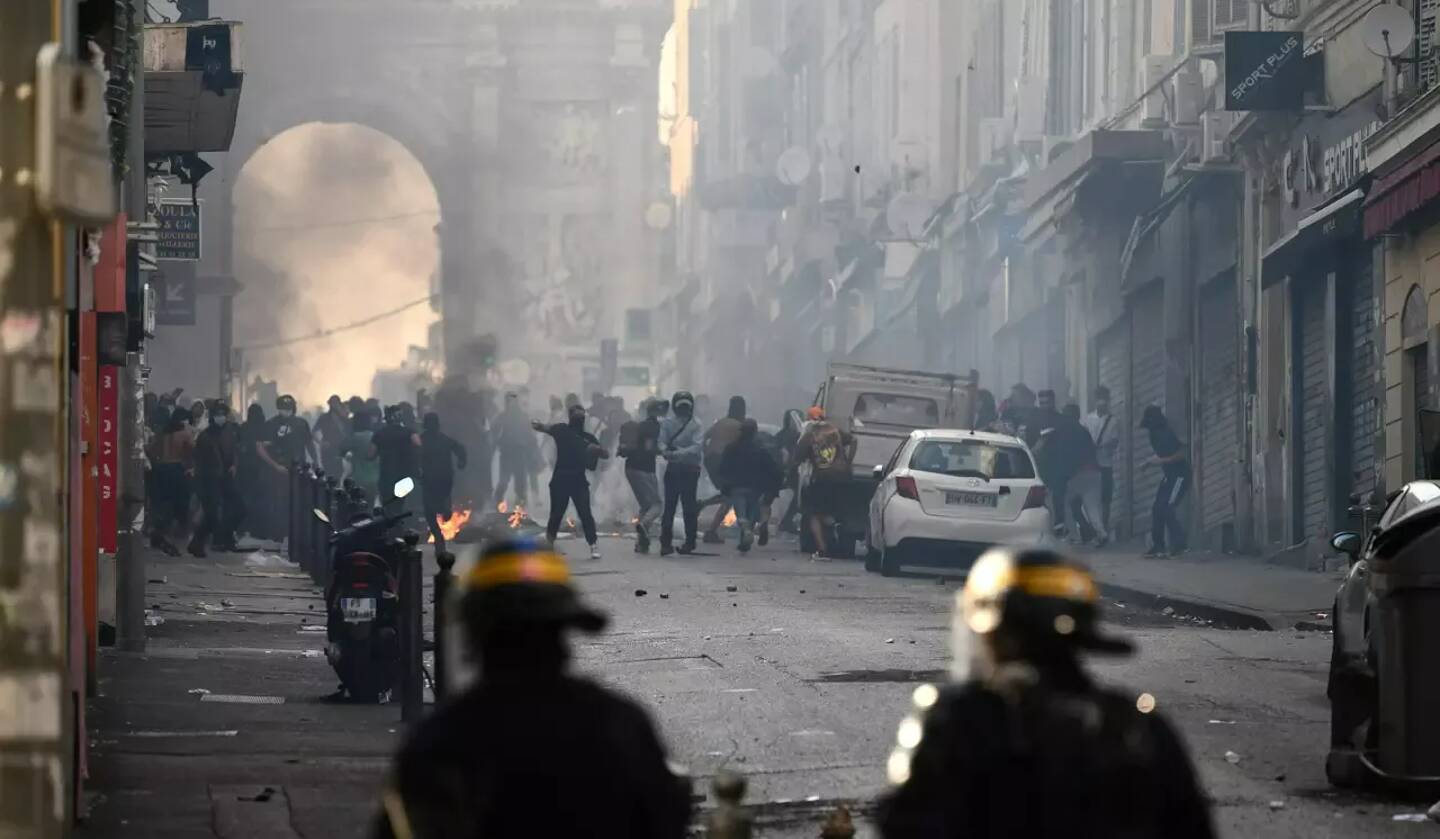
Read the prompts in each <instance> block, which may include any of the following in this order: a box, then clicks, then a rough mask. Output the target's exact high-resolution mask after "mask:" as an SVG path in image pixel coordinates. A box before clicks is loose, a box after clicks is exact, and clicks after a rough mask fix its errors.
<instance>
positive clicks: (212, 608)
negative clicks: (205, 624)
mask: <svg viewBox="0 0 1440 839" xmlns="http://www.w3.org/2000/svg"><path fill="white" fill-rule="evenodd" d="M195 608H197V609H199V610H200V611H202V612H211V613H214V612H223V611H225V607H224V606H216V605H215V604H214V603H196V604H195Z"/></svg>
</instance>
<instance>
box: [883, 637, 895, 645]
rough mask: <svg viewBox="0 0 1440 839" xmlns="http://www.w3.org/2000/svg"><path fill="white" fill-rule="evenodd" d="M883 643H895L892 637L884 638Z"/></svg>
mask: <svg viewBox="0 0 1440 839" xmlns="http://www.w3.org/2000/svg"><path fill="white" fill-rule="evenodd" d="M885 643H887V644H893V643H895V639H894V638H886V639H885Z"/></svg>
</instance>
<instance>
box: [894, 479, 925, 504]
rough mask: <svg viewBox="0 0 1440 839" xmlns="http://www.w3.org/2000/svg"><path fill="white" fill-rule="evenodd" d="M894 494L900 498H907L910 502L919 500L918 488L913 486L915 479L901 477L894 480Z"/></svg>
mask: <svg viewBox="0 0 1440 839" xmlns="http://www.w3.org/2000/svg"><path fill="white" fill-rule="evenodd" d="M895 492H896V493H898V494H899V495H900V497H901V498H908V499H910V500H911V501H919V500H920V487H918V486H916V485H915V479H914V478H911V477H909V476H902V477H899V478H896V479H895Z"/></svg>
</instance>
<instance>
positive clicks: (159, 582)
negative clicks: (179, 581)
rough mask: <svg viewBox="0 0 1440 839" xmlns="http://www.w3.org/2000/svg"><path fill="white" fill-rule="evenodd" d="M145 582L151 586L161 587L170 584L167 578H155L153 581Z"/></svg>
mask: <svg viewBox="0 0 1440 839" xmlns="http://www.w3.org/2000/svg"><path fill="white" fill-rule="evenodd" d="M146 582H147V583H150V584H151V585H156V586H163V585H166V584H167V583H169V582H170V578H169V577H156V578H154V579H152V580H146Z"/></svg>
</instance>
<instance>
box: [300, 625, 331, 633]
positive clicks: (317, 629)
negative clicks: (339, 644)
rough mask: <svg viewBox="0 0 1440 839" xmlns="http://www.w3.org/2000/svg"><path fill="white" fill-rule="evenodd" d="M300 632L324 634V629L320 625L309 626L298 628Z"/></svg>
mask: <svg viewBox="0 0 1440 839" xmlns="http://www.w3.org/2000/svg"><path fill="white" fill-rule="evenodd" d="M300 631H301V632H324V631H325V627H323V626H321V625H319V624H309V625H306V626H302V627H300Z"/></svg>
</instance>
